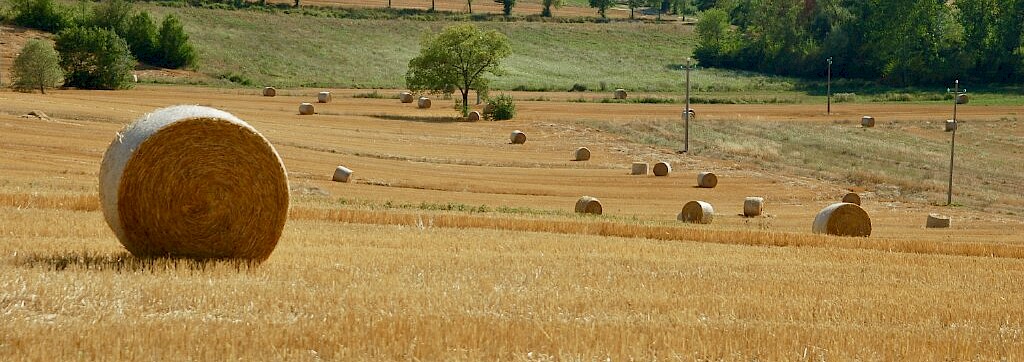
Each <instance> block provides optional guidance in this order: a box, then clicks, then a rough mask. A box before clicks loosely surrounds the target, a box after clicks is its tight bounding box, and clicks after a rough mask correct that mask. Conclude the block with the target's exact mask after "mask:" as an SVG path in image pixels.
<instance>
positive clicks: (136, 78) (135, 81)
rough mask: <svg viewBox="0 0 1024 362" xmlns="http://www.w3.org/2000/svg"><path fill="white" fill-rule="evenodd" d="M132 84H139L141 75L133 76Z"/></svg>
mask: <svg viewBox="0 0 1024 362" xmlns="http://www.w3.org/2000/svg"><path fill="white" fill-rule="evenodd" d="M132 82H134V83H138V82H139V75H138V74H132Z"/></svg>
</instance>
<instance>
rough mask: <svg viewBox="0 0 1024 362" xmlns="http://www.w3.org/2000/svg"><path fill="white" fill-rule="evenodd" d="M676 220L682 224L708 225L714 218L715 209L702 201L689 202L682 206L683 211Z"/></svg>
mask: <svg viewBox="0 0 1024 362" xmlns="http://www.w3.org/2000/svg"><path fill="white" fill-rule="evenodd" d="M676 218H677V219H678V220H679V221H682V222H688V223H694V224H710V223H711V221H712V220H714V218H715V208H714V207H711V204H709V203H706V202H704V201H690V202H687V203H686V205H683V211H681V212H680V213H679V216H677V217H676Z"/></svg>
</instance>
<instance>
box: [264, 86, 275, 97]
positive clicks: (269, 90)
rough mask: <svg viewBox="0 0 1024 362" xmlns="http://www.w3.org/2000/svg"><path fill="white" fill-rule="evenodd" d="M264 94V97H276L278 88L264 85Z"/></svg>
mask: <svg viewBox="0 0 1024 362" xmlns="http://www.w3.org/2000/svg"><path fill="white" fill-rule="evenodd" d="M263 96H264V97H276V96H277V89H275V88H274V87H263Z"/></svg>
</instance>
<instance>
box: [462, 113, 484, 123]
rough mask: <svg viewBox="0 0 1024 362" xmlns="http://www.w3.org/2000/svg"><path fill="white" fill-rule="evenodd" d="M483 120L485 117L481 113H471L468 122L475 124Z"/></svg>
mask: <svg viewBox="0 0 1024 362" xmlns="http://www.w3.org/2000/svg"><path fill="white" fill-rule="evenodd" d="M481 118H483V115H481V114H480V111H472V112H469V116H467V117H466V119H467V120H470V121H473V122H476V121H479V120H480V119H481Z"/></svg>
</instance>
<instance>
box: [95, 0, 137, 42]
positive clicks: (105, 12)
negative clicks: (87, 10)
mask: <svg viewBox="0 0 1024 362" xmlns="http://www.w3.org/2000/svg"><path fill="white" fill-rule="evenodd" d="M132 12H133V9H132V4H131V3H130V2H127V1H125V0H106V1H103V2H100V3H99V4H96V6H93V8H92V14H91V15H92V16H91V17H90V19H89V23H90V24H91V25H92V26H95V27H97V28H104V29H110V30H113V31H114V32H115V33H117V35H118V36H120V37H122V38H123V37H125V34H127V28H128V21H129V19H131V16H132Z"/></svg>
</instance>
